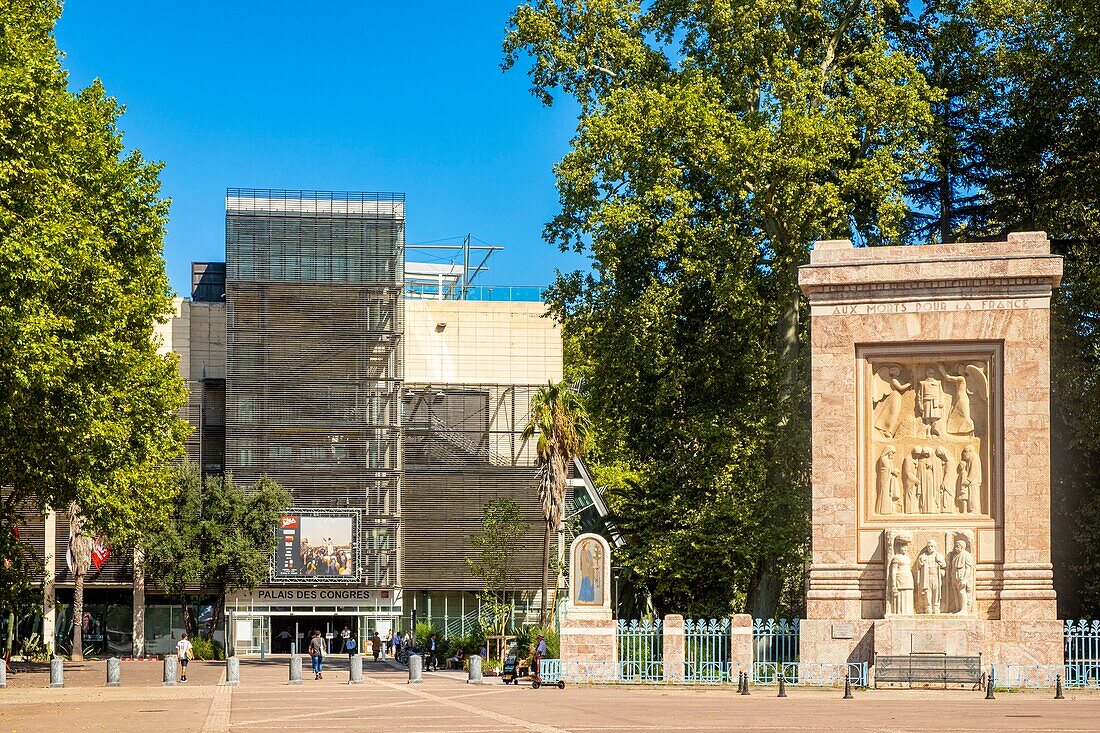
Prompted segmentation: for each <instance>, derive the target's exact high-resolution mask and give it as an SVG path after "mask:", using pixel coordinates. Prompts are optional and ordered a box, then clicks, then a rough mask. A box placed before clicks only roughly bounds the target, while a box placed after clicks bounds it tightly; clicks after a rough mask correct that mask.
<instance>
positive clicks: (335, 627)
mask: <svg viewBox="0 0 1100 733" xmlns="http://www.w3.org/2000/svg"><path fill="white" fill-rule="evenodd" d="M358 626H359V618H358V617H357V616H341V615H339V614H333V615H328V616H320V615H308V616H307V615H298V614H295V615H293V616H272V617H271V651H272V652H273V653H274V654H289V653H290V651H291V647H290V645H291V643H294V644H295V645H296V647H295V648H296V649H297V650H298V653H299V654H305V653H306V651H307V650H308V647H309V640H310V638H311V637H312V635H313V632H314V631H320V632H321V636H322V637H323V638H324V639H325V641H326V645H325V647H326V648H327V649H328V653H329V654H343V653H344V651H345V650H344V643H343V638H342V637H341V635H340V632H341V631H343V630H344V629H345V628H346V629H347V630H348V632H349V634H350V635H352V636H354V637H355V638H356V639H357V640H358V639H359V629H358Z"/></svg>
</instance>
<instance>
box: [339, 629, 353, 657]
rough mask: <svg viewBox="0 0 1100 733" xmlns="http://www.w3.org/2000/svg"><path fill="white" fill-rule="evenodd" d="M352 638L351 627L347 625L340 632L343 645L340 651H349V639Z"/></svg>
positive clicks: (341, 644)
mask: <svg viewBox="0 0 1100 733" xmlns="http://www.w3.org/2000/svg"><path fill="white" fill-rule="evenodd" d="M350 638H351V629H349V628H348V627H347V626H345V627H344V630H343V631H341V632H340V647H341V649H340V651H347V649H348V639H350Z"/></svg>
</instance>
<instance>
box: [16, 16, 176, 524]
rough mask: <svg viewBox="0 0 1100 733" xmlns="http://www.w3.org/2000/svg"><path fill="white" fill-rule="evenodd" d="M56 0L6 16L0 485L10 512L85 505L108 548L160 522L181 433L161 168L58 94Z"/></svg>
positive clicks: (108, 117)
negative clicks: (164, 346) (162, 332)
mask: <svg viewBox="0 0 1100 733" xmlns="http://www.w3.org/2000/svg"><path fill="white" fill-rule="evenodd" d="M59 15H60V3H58V2H57V1H56V0H7V1H6V2H4V3H3V12H0V364H2V365H3V369H0V485H2V486H6V487H11V495H10V501H11V502H12V503H13V504H14V503H19V502H22V501H24V500H29V501H31V502H33V503H34V504H35V505H36V506H37V507H38V508H39V509H42V510H45V509H46V508H47V507H53V508H54V509H56V510H59V511H62V512H64V511H66V510H68V508H69V507H70V505H76V506H78V507H79V512H80V515H81V516H82V517H83V518H84V521H85V522H86V524H87V525H88V526H89V527H90V528H91V529H92V530H94V531H96V532H97V533H99V532H103V533H108V534H110V535H111V536H112V538H113V539H114V540H115V541H116V542H120V543H123V544H125V543H128V542H132V541H134V540H135V539H136V537H137V536H138V535H139V534H140V533H141V530H142V529H143V528H144V527H147V526H149V525H151V524H155V523H156V522H157V521H158V519H159V518H160V517H161V516H162V515H163V513H164V508H165V506H167V504H168V503H169V499H170V497H171V494H172V491H173V484H172V481H171V478H170V476H169V475H168V473H167V471H165V470H164V468H165V466H166V464H167V463H168V462H169V461H170V460H171V459H173V458H175V457H177V456H178V455H179V454H180V453H181V452H182V449H183V437H184V435H185V432H186V424H185V423H184V422H183V421H182V420H180V419H179V417H178V416H177V412H178V410H179V409H180V408H181V406H182V405H183V404H184V399H185V393H184V387H183V383H182V381H181V380H180V378H179V375H178V373H177V371H176V359H175V357H174V356H171V355H161V354H158V353H157V345H156V344H155V343H154V339H153V326H154V323H156V322H158V321H161V322H163V321H165V320H166V319H167V317H168V314H169V313H170V312H171V307H172V304H171V300H170V297H169V288H168V279H167V276H166V275H165V270H164V261H163V259H162V256H161V251H162V241H163V235H164V226H165V222H166V219H167V214H168V202H167V201H165V200H163V199H161V198H160V197H159V191H160V182H159V180H158V174H159V171H160V166H159V165H157V164H153V163H149V162H147V161H146V160H144V158H143V157H142V155H141V153H140V152H138V151H129V152H125V151H124V147H123V142H122V136H121V133H120V132H119V129H118V118H119V115H120V114H121V112H122V108H121V107H120V106H119V104H118V103H117V102H116V101H115V100H114V99H113V98H111V97H108V96H107V95H106V93H105V91H104V89H103V86H102V84H100V83H99V82H98V81H97V82H95V83H93V84H92V85H91V86H90V87H88V88H87V89H84V90H82V91H80V92H78V93H75V94H74V93H71V92H70V91H69V90H68V89H67V87H66V84H67V75H66V74H65V72H64V71H63V70H62V68H61V65H60V61H59V53H58V50H57V46H56V43H55V40H54V37H53V27H54V23H55V22H56V20H57V18H58V17H59Z"/></svg>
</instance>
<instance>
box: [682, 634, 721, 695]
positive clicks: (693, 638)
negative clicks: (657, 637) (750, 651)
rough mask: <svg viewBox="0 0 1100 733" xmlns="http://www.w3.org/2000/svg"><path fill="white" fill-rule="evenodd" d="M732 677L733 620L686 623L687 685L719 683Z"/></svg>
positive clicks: (685, 657)
mask: <svg viewBox="0 0 1100 733" xmlns="http://www.w3.org/2000/svg"><path fill="white" fill-rule="evenodd" d="M729 678H730V620H729V619H728V618H724V619H721V620H718V619H710V620H709V621H707V620H703V619H700V620H697V621H693V620H691V619H685V620H684V682H694V683H705V684H719V683H721V682H725V681H728V680H729Z"/></svg>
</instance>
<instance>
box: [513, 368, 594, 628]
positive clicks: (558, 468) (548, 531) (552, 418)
mask: <svg viewBox="0 0 1100 733" xmlns="http://www.w3.org/2000/svg"><path fill="white" fill-rule="evenodd" d="M590 425H591V422H590V420H589V419H588V412H587V411H586V410H585V409H584V404H583V402H582V401H581V397H580V395H579V394H577V392H576V391H575V390H573V389H572V388H571V387H570V386H569V385H568V384H566V383H565V382H564V381H561V382H558V383H556V384H555V383H554V382H548V383H547V384H546V386H544V387H540V388H539V390H538V391H537V392H535V395H534V397H532V398H531V418H530V421H529V422H528V423H527V427H525V428H524V429H523V438H524V439H525V440H526V439H529V438H531V437H533V436H535V435H536V434H537V435H538V444H537V447H536V453H537V456H538V465H539V498H540V499H541V500H542V514H543V517H544V519H545V520H546V526H545V532H544V534H543V543H542V607H541V610H540V611H539V623H540V624H545V623H546V596H547V590H548V588H547V586H548V583H549V579H550V578H549V572H550V538H551V537H552V536H554V535H556V534H557V532H558V530H559V529H560V528H561V522H562V509H563V507H564V505H565V477H566V471H567V467H568V466H569V462H570V461H572V460H573V459H574V458H575V457H577V456H580V455H582V454H583V453H584V450H585V447H586V444H587V442H588V433H589V427H590Z"/></svg>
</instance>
